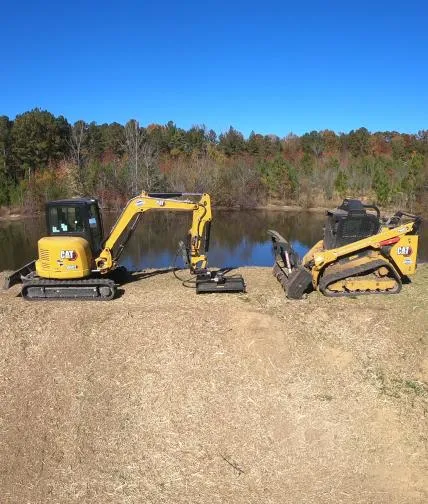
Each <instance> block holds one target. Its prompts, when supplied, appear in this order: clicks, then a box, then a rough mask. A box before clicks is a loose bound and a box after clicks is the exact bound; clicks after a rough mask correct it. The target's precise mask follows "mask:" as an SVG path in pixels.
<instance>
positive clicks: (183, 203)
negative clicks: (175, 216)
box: [95, 192, 212, 274]
mask: <svg viewBox="0 0 428 504" xmlns="http://www.w3.org/2000/svg"><path fill="white" fill-rule="evenodd" d="M188 196H200V199H199V201H196V202H194V201H190V200H188V199H187V200H186V199H176V198H179V197H188ZM150 211H176V212H192V225H191V227H190V229H189V233H188V246H189V250H188V253H189V262H190V270H191V271H192V272H196V271H200V270H204V269H206V267H207V257H206V255H205V252H206V249H207V248H208V240H209V230H210V224H211V219H212V214H211V200H210V197H209V195H208V194H193V193H146V192H142V193H141V194H140V195H139V196H137V197H135V198H132V199H131V200H130V201H129V202H128V204H127V205H126V207H125V208H124V210H123V212H122V213H121V215H120V216H119V218H118V219H117V221H116V223H115V225H114V226H113V228H112V230H111V232H110V235H109V236H108V237H107V238H106V240H105V241H104V244H103V250H102V251H101V252H100V254H99V256H98V257H97V258H96V259H95V264H96V268H97V271H99V272H100V273H103V274H104V273H108V272H109V271H111V270H112V269H114V268H115V267H116V266H117V261H118V259H119V256H120V253H121V252H122V250H123V248H124V247H125V245H126V242H127V241H128V239H129V238H130V235H131V234H132V232H133V230H134V229H135V227H136V225H137V223H138V221H139V217H141V215H142V214H144V213H145V212H150ZM130 224H131V226H130ZM129 226H130V227H129ZM127 229H128V231H127ZM126 231H127V232H126ZM113 251H115V252H113Z"/></svg>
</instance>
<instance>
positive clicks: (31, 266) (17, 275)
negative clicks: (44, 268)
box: [3, 261, 36, 290]
mask: <svg viewBox="0 0 428 504" xmlns="http://www.w3.org/2000/svg"><path fill="white" fill-rule="evenodd" d="M33 271H36V261H31V262H29V263H28V264H26V265H25V266H22V268H19V269H18V270H16V271H14V272H13V273H11V274H10V275H8V276H7V277H6V278H5V279H4V284H3V289H5V290H7V289H9V288H10V287H12V286H13V285H15V284H17V283H20V282H21V280H22V278H21V277H22V276H26V275H28V274H29V273H32V272H33Z"/></svg>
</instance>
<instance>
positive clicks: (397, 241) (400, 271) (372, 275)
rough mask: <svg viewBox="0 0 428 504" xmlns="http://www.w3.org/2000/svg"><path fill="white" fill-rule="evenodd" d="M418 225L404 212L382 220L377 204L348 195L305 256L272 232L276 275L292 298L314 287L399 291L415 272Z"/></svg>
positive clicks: (334, 292)
mask: <svg viewBox="0 0 428 504" xmlns="http://www.w3.org/2000/svg"><path fill="white" fill-rule="evenodd" d="M420 224H421V218H420V217H418V216H416V215H412V214H408V213H406V212H401V211H399V212H396V213H395V214H394V215H393V216H392V217H391V218H389V219H388V220H385V219H383V220H382V219H381V218H380V212H379V209H378V208H377V207H376V206H374V205H364V204H363V203H362V202H361V201H359V200H352V199H345V200H344V201H343V203H342V204H341V205H340V206H339V207H338V208H336V209H334V210H329V211H328V212H327V222H326V225H325V228H324V238H323V240H320V241H319V242H318V243H316V244H315V245H314V246H313V247H312V248H311V249H310V250H309V251H308V252H307V254H306V255H305V256H304V257H303V259H300V258H299V256H298V254H297V253H296V252H295V251H294V250H293V248H292V247H291V245H290V244H289V243H288V242H287V240H286V239H285V238H283V237H282V236H281V235H280V234H279V233H277V232H276V231H272V230H269V231H268V233H269V235H270V236H271V238H272V244H273V249H274V253H275V264H274V268H273V274H274V275H275V276H276V278H277V279H278V280H279V281H280V283H281V285H282V286H283V288H284V290H285V293H286V295H287V297H288V298H290V299H301V298H302V297H303V296H304V294H306V293H309V292H310V291H312V290H319V291H320V292H322V293H323V294H324V295H326V296H331V297H338V296H355V295H362V294H396V293H398V292H400V290H401V286H402V281H403V280H404V279H406V278H407V276H409V275H413V274H414V273H415V270H416V258H417V252H418V230H419V226H420Z"/></svg>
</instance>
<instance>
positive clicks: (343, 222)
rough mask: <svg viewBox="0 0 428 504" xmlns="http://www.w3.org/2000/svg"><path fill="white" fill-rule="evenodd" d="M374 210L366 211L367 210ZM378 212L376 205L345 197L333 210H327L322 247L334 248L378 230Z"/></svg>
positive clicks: (373, 233) (370, 234)
mask: <svg viewBox="0 0 428 504" xmlns="http://www.w3.org/2000/svg"><path fill="white" fill-rule="evenodd" d="M368 209H370V210H374V212H375V214H374V213H372V212H367V210H368ZM379 228H380V212H379V209H378V208H377V207H376V206H372V205H364V204H363V203H361V201H359V200H351V199H345V200H344V201H343V203H342V204H341V205H340V206H339V207H338V208H335V209H334V210H328V211H327V223H326V225H325V228H324V247H325V248H326V249H334V248H338V247H342V246H343V245H347V244H348V243H353V242H355V241H358V240H362V239H363V238H367V237H368V236H373V235H375V234H377V233H378V232H379Z"/></svg>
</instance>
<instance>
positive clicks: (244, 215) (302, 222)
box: [0, 210, 428, 271]
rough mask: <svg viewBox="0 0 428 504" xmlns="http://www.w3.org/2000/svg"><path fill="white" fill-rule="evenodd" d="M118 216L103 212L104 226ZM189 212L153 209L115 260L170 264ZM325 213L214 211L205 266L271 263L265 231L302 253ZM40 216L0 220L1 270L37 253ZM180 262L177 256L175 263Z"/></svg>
mask: <svg viewBox="0 0 428 504" xmlns="http://www.w3.org/2000/svg"><path fill="white" fill-rule="evenodd" d="M116 218H117V215H115V214H112V213H106V214H105V215H104V227H105V229H106V230H109V229H110V228H111V226H112V225H113V223H114V222H115V219H116ZM190 219H191V217H190V214H187V213H186V214H183V213H169V212H168V213H157V214H155V213H152V214H146V215H144V217H143V218H142V220H141V221H140V224H139V226H138V227H137V229H136V231H135V233H134V234H133V236H132V237H131V239H130V241H129V242H128V244H127V247H126V249H125V251H124V252H123V254H122V256H121V259H120V264H121V265H123V266H125V267H126V268H128V269H129V270H131V271H141V270H143V269H146V268H166V267H169V266H172V265H173V264H174V258H175V256H176V252H177V246H178V242H179V241H180V240H183V241H185V237H186V234H187V230H188V228H189V227H190ZM324 220H325V215H324V214H323V213H322V212H320V213H314V212H303V211H302V212H284V211H279V210H276V211H267V210H245V211H244V210H241V211H227V210H214V211H213V225H212V229H211V244H210V250H209V254H208V256H209V266H212V267H237V266H271V265H272V264H273V256H272V251H271V244H270V238H269V236H268V235H267V230H268V229H274V230H276V231H278V232H279V233H281V234H282V235H283V236H284V237H285V238H287V239H288V240H289V241H291V243H292V244H293V246H294V247H295V249H296V250H297V252H298V253H299V254H300V255H303V254H304V253H305V252H306V251H307V250H308V249H309V248H310V247H311V246H312V245H313V244H314V243H315V242H316V241H318V240H319V239H321V238H322V232H323V225H324ZM45 226H46V224H45V218H44V217H37V218H26V219H22V220H19V221H8V222H6V221H3V222H0V271H3V270H15V269H17V268H19V267H20V266H22V265H24V264H26V263H27V262H29V261H31V260H32V259H34V258H36V256H37V240H38V239H39V238H40V237H41V236H43V235H44V234H45ZM418 257H419V261H420V262H426V261H428V226H422V229H421V232H420V242H419V256H418ZM177 265H178V266H181V265H182V263H181V261H180V260H179V261H178V263H177Z"/></svg>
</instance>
